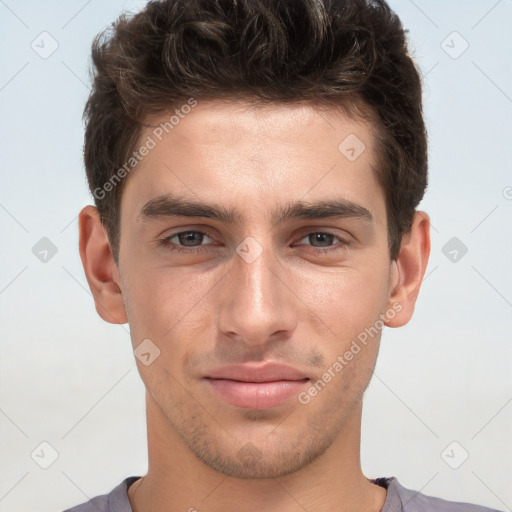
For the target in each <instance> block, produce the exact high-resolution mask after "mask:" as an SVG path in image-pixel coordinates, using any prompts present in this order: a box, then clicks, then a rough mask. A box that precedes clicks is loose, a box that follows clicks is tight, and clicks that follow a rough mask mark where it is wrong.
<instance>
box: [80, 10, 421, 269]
mask: <svg viewBox="0 0 512 512" xmlns="http://www.w3.org/2000/svg"><path fill="white" fill-rule="evenodd" d="M405 34H406V31H404V29H403V27H402V24H401V21H400V19H399V18H398V16H397V15H396V14H395V13H394V12H393V11H391V9H390V8H389V6H388V5H387V4H386V2H385V1H384V0H153V1H150V2H149V3H148V4H147V6H146V7H145V8H144V10H142V11H141V12H139V13H137V14H135V15H128V14H126V13H123V14H122V15H121V16H120V17H119V18H118V20H117V21H116V22H115V23H113V24H112V27H111V28H107V29H106V30H105V31H103V32H102V33H100V34H98V35H97V36H96V38H95V39H94V41H93V44H92V60H93V66H94V69H93V74H94V82H93V87H92V91H91V94H90V96H89V99H88V101H87V104H86V106H85V110H84V120H85V122H86V130H85V144H84V161H85V167H86V171H87V178H88V182H89V187H90V190H91V192H92V193H93V195H94V197H95V204H96V207H97V208H98V210H99V214H100V218H101V221H102V223H103V225H104V226H105V228H106V231H107V234H108V237H109V242H110V245H111V247H112V251H113V255H114V259H115V261H116V263H118V256H119V237H120V232H119V228H120V226H119V224H120V223H119V217H120V215H119V207H120V199H121V193H122V189H123V183H124V180H123V181H121V182H120V183H119V184H117V183H114V184H113V185H114V186H110V187H108V194H105V190H106V189H105V188H104V185H105V184H106V183H109V182H110V183H112V179H113V178H115V177H116V172H118V171H119V170H120V169H121V167H122V166H123V165H125V164H126V162H127V161H128V160H129V158H130V156H131V155H132V153H133V151H134V149H135V148H136V145H137V143H138V141H139V138H140V134H141V130H142V128H143V126H144V119H145V118H146V116H147V115H148V114H152V113H156V112H159V111H163V110H167V109H169V108H171V107H173V106H178V105H180V104H182V103H185V102H187V101H188V100H190V98H192V97H193V98H197V99H230V98H232V99H248V100H254V101H258V102H270V103H272V102H274V103H279V102H294V101H295V102H299V101H310V102H315V103H325V104H327V105H332V106H336V105H338V106H340V107H342V108H344V109H346V110H348V111H352V107H354V106H356V105H357V104H361V105H363V108H362V109H356V110H357V111H358V112H359V113H360V115H361V116H362V113H363V112H364V107H366V109H367V111H369V112H370V113H371V116H370V117H371V118H372V119H373V120H374V121H373V122H374V124H375V134H376V139H377V143H378V148H379V152H380V154H379V155H378V158H377V161H378V162H379V168H378V169H377V176H378V179H379V182H380V183H381V185H382V186H383V188H384V191H385V197H386V206H387V216H388V240H389V252H390V257H391V259H396V258H397V256H398V253H399V250H400V244H401V240H402V236H403V235H404V234H405V233H407V232H408V231H409V230H410V227H411V223H412V218H413V215H414V212H415V210H416V207H417V206H418V204H419V202H420V201H421V199H422V197H423V194H424V192H425V189H426V186H427V134H426V129H425V124H424V120H423V114H422V102H421V99H422V98H421V80H420V75H419V72H418V70H417V68H416V66H415V63H414V61H413V60H412V58H411V57H410V56H409V54H408V49H407V42H406V35H405ZM125 174H126V173H123V175H125ZM117 177H119V174H118V175H117ZM116 185H117V186H116ZM98 190H101V191H103V193H102V194H101V195H100V194H98Z"/></svg>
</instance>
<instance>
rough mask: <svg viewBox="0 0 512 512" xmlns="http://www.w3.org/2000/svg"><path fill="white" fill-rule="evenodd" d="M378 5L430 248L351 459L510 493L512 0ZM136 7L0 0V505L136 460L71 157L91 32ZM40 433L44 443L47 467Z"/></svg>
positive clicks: (40, 504) (136, 414) (60, 503)
mask: <svg viewBox="0 0 512 512" xmlns="http://www.w3.org/2000/svg"><path fill="white" fill-rule="evenodd" d="M390 3H391V6H392V7H393V8H394V9H395V10H396V12H397V13H398V14H399V16H400V17H401V18H402V20H403V22H404V25H405V27H406V28H407V29H409V30H410V40H411V50H412V52H413V55H414V57H415V58H416V60H417V62H418V63H419V65H420V67H421V70H422V73H423V75H424V77H425V92H424V96H425V116H426V120H427V123H428V130H429V141H430V184H429V188H428V191H427V194H426V197H425V199H424V201H423V203H422V204H421V206H420V207H421V209H423V210H425V211H427V212H428V213H429V214H430V216H431V220H432V224H433V229H432V254H431V257H430V262H429V266H428V269H427V274H426V277H425V282H424V283H423V288H422V291H421V293H420V296H419V300H418V303H417V307H416V313H415V316H414V319H413V320H412V321H411V322H410V323H409V324H408V325H407V326H405V327H402V328H400V329H385V331H384V333H383V338H382V344H381V351H380V357H379V360H378V364H377V368H376V370H375V375H374V378H373V380H372V382H371V384H370V387H369V389H368V391H367V394H366V401H365V408H364V414H363V429H362V463H363V470H364V471H365V474H366V475H367V476H368V477H372V478H373V477H377V476H391V475H395V476H397V477H398V479H399V480H400V481H401V483H402V484H403V485H404V486H406V487H409V488H413V489H416V490H421V491H422V492H423V493H425V494H431V495H437V496H441V497H444V498H447V499H452V500H460V501H469V502H474V503H480V504H484V505H487V506H490V507H495V508H498V509H500V510H511V507H512V477H511V475H512V442H511V432H512V385H511V377H510V375H511V373H512V348H511V346H512V344H511V331H512V271H511V270H510V265H511V262H512V258H511V254H512V235H511V233H512V230H511V227H510V226H511V221H512V144H511V140H512V123H511V119H512V30H511V27H512V1H510V0H501V1H498V2H496V0H479V1H476V0H473V1H469V2H468V1H464V2H463V1H455V2H445V1H441V0H437V1H428V2H427V1H426V0H416V2H413V1H412V0H393V1H391V2H390ZM142 4H143V2H133V1H132V2H127V1H123V0H114V1H112V0H111V1H109V2H103V1H100V0H89V1H88V2H85V1H84V2H82V1H78V0H73V1H67V2H61V1H59V2H57V1H56V0H53V1H46V2H36V1H33V0H27V1H15V0H0V38H1V44H0V111H1V120H2V122H1V133H0V141H1V166H0V168H1V172H2V187H1V189H0V222H1V226H2V251H1V266H0V268H1V276H0V307H1V321H0V327H1V330H2V337H1V366H0V370H1V381H0V384H1V397H0V398H1V404H0V443H1V446H0V450H1V452H0V453H1V475H0V510H1V511H2V512H3V511H6V512H7V511H9V512H11V511H13V510H16V511H17V512H29V511H31V512H32V511H35V510H38V511H39V512H50V511H60V510H63V509H64V508H67V507H69V506H71V505H74V504H78V503H81V502H83V501H86V500H87V498H88V497H91V496H95V495H97V494H102V493H105V492H108V491H110V490H111V489H112V488H113V487H114V486H115V485H117V484H118V483H119V482H120V481H121V480H122V479H124V478H125V477H127V476H129V475H141V474H144V472H145V470H146V467H147V466H146V454H147V453H146V428H145V417H144V414H145V411H144V388H143V385H142V383H141V381H140V378H139V376H138V373H137V368H136V365H135V362H134V357H133V354H132V352H131V348H130V347H131V345H130V340H129V332H128V326H116V325H110V324H107V323H105V322H103V321H102V320H101V319H100V318H99V317H98V316H97V314H96V312H95V309H94V307H93V300H92V298H91V295H90V293H89V291H88V287H87V283H86V280H85V276H84V273H83V270H82V266H81V262H80V259H79V254H78V231H77V214H78V212H79V210H80V209H81V207H83V206H84V205H85V204H87V203H92V200H91V197H90V195H89V193H88V189H87V187H86V181H85V173H84V169H83V164H82V160H81V149H82V142H83V126H82V122H81V114H82V109H83V105H84V102H85V100H86V97H87V95H88V87H89V78H88V72H87V70H88V65H89V49H90V43H91V40H92V38H93V36H94V35H95V34H96V33H97V32H99V31H100V30H101V29H102V28H104V27H106V26H107V25H108V24H110V23H111V22H112V21H113V20H114V19H115V18H116V17H117V15H118V14H119V13H120V12H121V10H123V9H130V10H137V9H138V8H140V7H141V6H142ZM43 31H46V32H48V33H49V34H51V37H52V38H53V39H54V40H55V41H57V43H58V48H57V50H56V51H55V52H54V53H53V54H52V55H51V56H49V57H48V58H46V59H43V58H41V57H40V56H39V54H38V53H36V52H35V51H34V50H33V49H32V48H31V43H32V41H35V43H34V45H36V44H38V45H39V48H40V50H39V51H40V52H42V51H43V48H42V47H43V45H44V49H45V51H49V49H51V44H52V41H51V39H49V38H48V36H44V35H43V36H40V34H41V32H43ZM454 31H456V32H458V33H459V34H460V36H458V35H457V34H453V32H454ZM42 38H46V39H44V42H43V43H41V39H42ZM461 38H463V39H461ZM443 41H444V42H443ZM464 41H467V43H468V44H469V47H468V48H467V50H466V51H465V52H464V53H462V54H461V55H459V53H460V52H461V50H462V49H464V46H465V43H464ZM454 57H457V58H454ZM42 237H48V238H49V239H50V240H51V241H52V242H53V244H55V246H56V247H57V253H56V254H55V255H54V256H53V257H51V258H50V257H48V261H47V262H46V263H44V262H42V261H40V260H39V259H38V258H37V257H36V256H35V255H34V254H33V252H32V248H33V247H34V245H35V244H36V243H37V242H38V241H39V240H40V239H41V238H42ZM452 237H457V238H458V239H459V240H460V241H461V242H462V243H464V245H465V246H466V247H467V248H468V252H467V254H465V255H464V256H462V257H461V254H462V253H461V252H460V251H459V252H458V254H457V258H458V261H456V262H453V261H450V259H449V258H448V257H447V256H445V254H443V247H444V246H445V244H447V242H448V241H449V240H450V239H451V238H452ZM457 243H459V242H457ZM448 250H452V248H451V247H450V246H449V247H448ZM448 250H445V252H448ZM453 256H454V253H452V255H451V257H453ZM43 441H44V442H47V443H50V445H51V446H52V447H53V449H54V450H56V451H57V452H58V458H57V459H56V460H55V462H54V463H53V464H52V465H51V466H50V467H49V468H48V469H42V468H41V467H40V464H43V465H44V464H48V463H50V462H51V461H52V451H51V450H52V449H51V448H49V447H48V446H46V445H42V446H41V445H40V443H41V442H43ZM453 441H455V442H456V443H457V444H455V445H451V443H452V442H453ZM447 447H448V449H447V450H446V448H447ZM465 452H467V453H468V454H469V457H468V459H467V460H466V461H465V462H464V463H463V464H462V465H460V467H459V468H458V469H452V468H451V467H450V466H449V465H448V463H447V461H449V462H450V463H451V464H452V465H457V464H458V463H460V461H461V460H462V459H463V457H464V456H465ZM31 454H33V458H32V457H31ZM443 454H444V455H443Z"/></svg>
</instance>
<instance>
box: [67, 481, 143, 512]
mask: <svg viewBox="0 0 512 512" xmlns="http://www.w3.org/2000/svg"><path fill="white" fill-rule="evenodd" d="M139 478H140V477H138V476H130V477H128V478H126V479H124V480H123V481H122V482H121V483H120V484H119V485H118V486H117V487H115V488H114V489H113V490H112V491H111V492H109V493H108V494H102V495H101V496H96V497H95V498H91V499H90V500H89V501H87V502H86V503H82V504H81V505H77V506H75V507H72V508H68V509H66V510H65V511H64V512H132V508H131V506H130V502H129V500H128V493H127V491H128V487H129V486H130V485H131V484H132V483H133V482H135V480H138V479H139Z"/></svg>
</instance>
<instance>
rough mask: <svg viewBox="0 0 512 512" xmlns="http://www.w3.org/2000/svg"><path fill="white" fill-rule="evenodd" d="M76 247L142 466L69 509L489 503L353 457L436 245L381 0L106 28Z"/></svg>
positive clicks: (388, 507)
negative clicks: (135, 413)
mask: <svg viewBox="0 0 512 512" xmlns="http://www.w3.org/2000/svg"><path fill="white" fill-rule="evenodd" d="M93 61H94V65H95V79H94V84H93V91H92V93H91V96H90V98H89V101H88V103H87V106H86V110H85V117H86V122H87V127H86V135H85V151H84V156H85V165H86V170H87V176H88V180H89V185H90V188H91V192H92V193H93V195H94V197H95V204H96V206H95V207H92V206H87V207H86V208H84V209H83V210H82V212H81V214H80V222H79V223H80V255H81V258H82V262H83V265H84V270H85V273H86V276H87V280H88V283H89V286H90V288H91V291H92V293H93V295H94V298H95V304H96V309H97V311H98V313H99V315H100V316H101V317H102V318H103V319H104V320H106V321H107V322H112V323H126V322H128V323H129V325H130V333H131V338H132V343H133V348H134V354H135V356H136V360H137V365H138V368H139V372H140V375H141V378H142V380H143V382H144V385H145V387H146V407H147V427H148V447H149V468H148V472H147V475H145V476H143V477H136V476H134V477H130V478H127V479H126V480H124V481H123V482H121V483H120V484H119V485H118V486H117V487H116V488H115V489H114V490H113V491H112V492H111V493H110V494H109V495H105V496H100V497H97V498H94V499H93V500H91V501H90V502H88V503H86V504H83V505H81V506H78V507H75V508H73V509H70V510H72V511H74V512H86V511H87V512H88V511H91V512H92V511H97V510H100V511H109V512H114V511H116V512H121V511H123V512H124V511H133V512H146V511H152V512H164V511H165V512H174V511H185V510H188V511H189V512H192V511H196V510H198V511H199V512H201V511H202V510H205V511H206V510H207V511H211V512H216V511H230V510H232V511H235V510H236V511H237V512H240V511H249V510H251V511H252V510H265V511H270V512H277V511H279V512H288V511H290V512H291V511H299V510H308V511H339V512H349V511H367V512H377V511H383V512H391V511H401V510H404V511H434V510H435V511H444V510H446V511H448V510H450V511H468V512H477V511H485V510H490V509H486V508H484V507H480V506H477V505H470V504H465V503H455V502H449V501H445V500H441V499H439V498H433V497H428V496H425V495H423V494H421V493H418V492H415V491H411V490H408V489H406V488H404V487H403V486H402V485H401V484H400V483H399V482H398V480H397V479H396V478H394V477H393V478H391V477H389V478H384V477H382V478H378V479H373V480H371V479H368V478H366V477H365V476H364V474H363V472H362V469H361V465H360V453H359V451H360V433H361V414H362V399H363V395H364V392H365V390H366V388H367V386H368V383H369V381H370V379H371V376H372V373H373V369H374V367H375V362H376V358H377V355H378V350H379V344H380V337H381V331H382V329H383V327H384V325H386V326H388V327H400V326H402V325H404V324H406V323H407V322H408V321H409V320H410V318H411V316H412V314H413V311H414V305H415V302H416V299H417V296H418V293H419V289H420V285H421V281H422V279H423V276H424V273H425V269H426V266H427V262H428V257H429V252H430V235H429V229H430V226H429V217H428V215H427V214H426V213H424V212H421V211H417V210H416V207H417V206H418V204H419V202H420V201H421V199H422V197H423V194H424V191H425V188H426V184H427V143H426V133H425V126H424V122H423V117H422V109H421V82H420V78H419V75H418V72H417V70H416V67H415V65H414V63H413V61H412V60H411V58H410V57H409V55H408V53H407V46H406V42H405V36H404V31H403V28H402V26H401V23H400V21H399V19H398V18H397V17H396V15H394V13H392V12H391V11H390V9H389V8H388V6H387V5H386V4H385V2H384V1H373V2H367V1H364V0H345V1H337V2H335V1H331V2H329V1H327V0H325V1H321V0H293V1H289V2H282V1H278V0H261V1H257V0H218V1H213V0H161V1H155V2H150V3H149V4H148V5H147V7H146V8H145V9H144V10H143V11H142V12H141V13H139V14H137V15H135V16H133V17H131V18H129V17H126V16H122V17H121V18H120V19H119V20H118V21H117V23H116V24H115V25H114V27H113V31H112V32H111V33H107V34H104V35H100V36H99V37H98V38H97V39H96V40H95V42H94V44H93Z"/></svg>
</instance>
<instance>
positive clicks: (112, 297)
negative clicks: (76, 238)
mask: <svg viewBox="0 0 512 512" xmlns="http://www.w3.org/2000/svg"><path fill="white" fill-rule="evenodd" d="M79 230H80V242H79V244H80V258H81V260H82V265H83V267H84V271H85V276H86V277H87V282H88V283H89V288H90V289H91V292H92V295H93V297H94V302H95V305H96V311H97V312H98V314H99V315H100V317H101V318H103V320H105V321H106V322H109V323H112V324H124V323H127V322H128V319H127V316H126V310H125V306H124V300H123V295H122V292H121V285H120V280H119V273H118V269H117V266H116V264H115V262H114V258H113V255H112V250H111V248H110V244H109V241H108V238H107V235H106V232H105V229H104V227H103V224H102V223H101V220H100V217H99V213H98V210H97V208H95V207H94V206H90V205H89V206H86V207H85V208H83V209H82V211H81V212H80V215H79Z"/></svg>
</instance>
